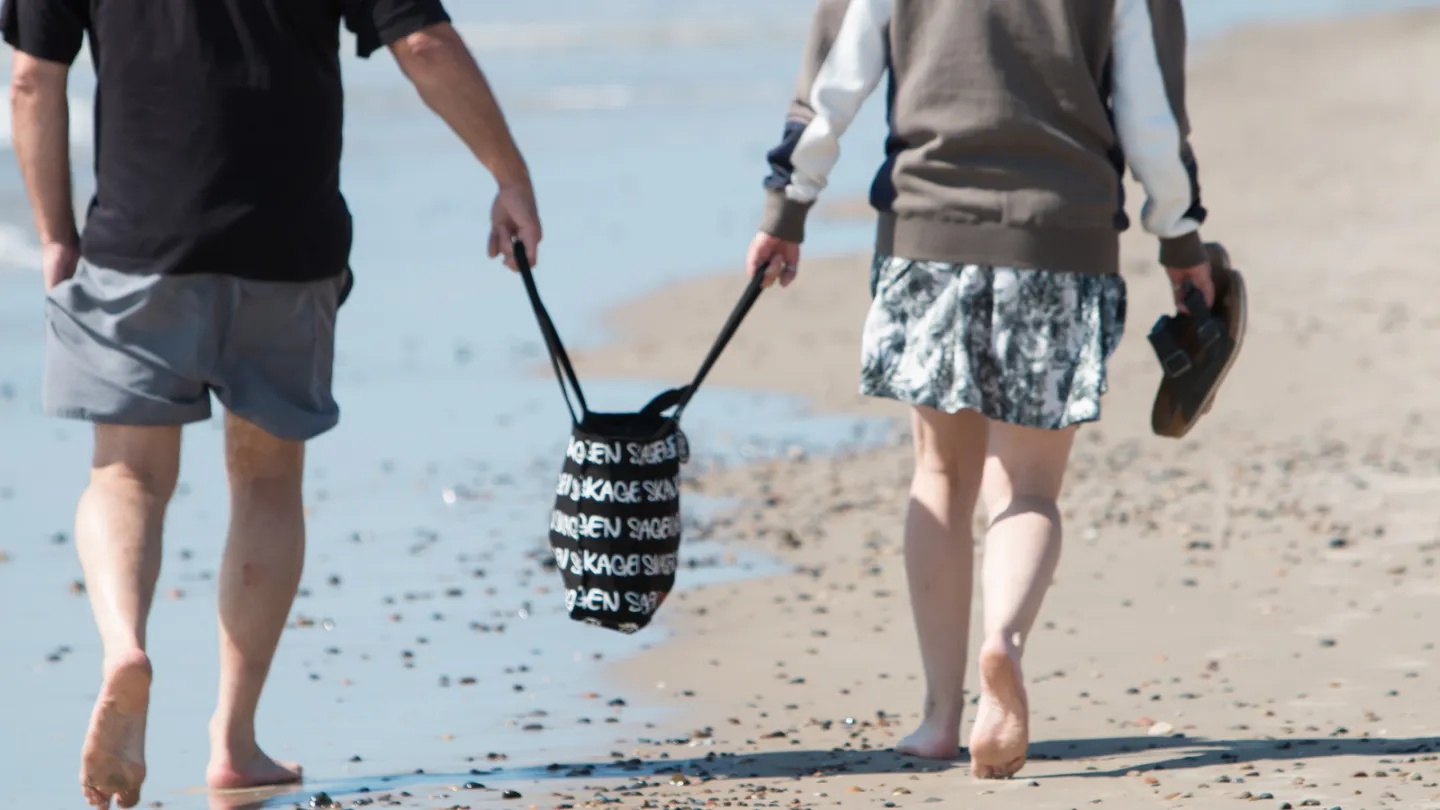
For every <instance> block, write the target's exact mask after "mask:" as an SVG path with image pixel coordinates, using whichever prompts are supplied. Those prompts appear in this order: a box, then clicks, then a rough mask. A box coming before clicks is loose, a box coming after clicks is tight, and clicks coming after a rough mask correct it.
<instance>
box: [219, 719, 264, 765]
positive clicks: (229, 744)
mask: <svg viewBox="0 0 1440 810" xmlns="http://www.w3.org/2000/svg"><path fill="white" fill-rule="evenodd" d="M259 755H260V745H259V744H258V743H256V742H255V732H254V730H253V729H247V728H242V727H237V725H236V724H235V723H233V722H230V721H227V720H226V719H224V718H222V717H220V716H218V715H217V716H215V717H213V718H211V720H210V761H211V763H219V764H226V765H239V764H243V763H246V762H249V761H250V760H252V759H254V758H255V757H257V756H259Z"/></svg>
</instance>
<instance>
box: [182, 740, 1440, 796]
mask: <svg viewBox="0 0 1440 810" xmlns="http://www.w3.org/2000/svg"><path fill="white" fill-rule="evenodd" d="M1436 751H1440V738H1434V737H1423V738H1408V739H1389V738H1374V737H1359V738H1355V737H1339V736H1334V737H1322V738H1300V739H1287V740H1267V739H1260V740H1210V739H1205V738H1203V737H1186V736H1181V735H1176V736H1170V737H1101V738H1093V739H1075V740H1047V741H1043V742H1037V743H1034V744H1032V745H1031V746H1030V759H1031V760H1032V761H1034V762H1085V763H1087V767H1086V769H1085V770H1081V771H1074V772H1070V773H1049V774H1043V775H1034V776H1030V777H1029V778H1032V779H1036V780H1046V779H1072V778H1094V777H1106V778H1113V777H1117V776H1124V775H1125V774H1127V773H1130V772H1132V771H1158V770H1171V771H1173V770H1184V769H1188V768H1204V767H1209V766H1213V765H1224V764H1227V763H1234V762H1247V763H1249V762H1255V763H1258V762H1264V761H1289V760H1307V761H1313V760H1317V759H1322V758H1326V757H1350V756H1361V757H1376V758H1380V757H1413V756H1422V755H1425V754H1431V753H1434V752H1436ZM1115 757H1124V758H1125V759H1126V763H1125V764H1124V765H1123V766H1121V767H1115V768H1108V769H1107V768H1106V767H1105V766H1106V764H1107V763H1106V760H1109V759H1111V758H1115ZM967 759H968V757H965V756H962V757H961V758H960V759H959V760H957V761H955V762H937V761H929V760H918V759H913V758H910V757H904V756H901V755H899V754H896V753H895V752H894V751H892V750H888V749H886V750H872V751H858V750H852V749H835V750H830V751H816V750H796V751H772V752H766V753H758V754H721V753H714V754H710V755H708V756H705V757H696V758H691V759H665V758H655V759H630V760H619V761H614V762H608V763H604V764H598V763H574V764H560V763H557V764H553V765H546V766H534V767H525V768H514V769H503V768H497V769H491V770H485V771H478V770H477V771H471V772H466V773H410V774H394V775H389V776H372V777H365V778H346V779H343V780H322V781H317V782H310V783H308V784H306V785H305V786H303V788H302V787H294V786H292V787H290V788H288V789H284V790H276V791H270V792H268V793H260V792H253V791H252V792H246V793H235V794H230V795H227V796H222V795H218V794H212V795H211V797H210V810H261V808H275V807H282V806H286V805H294V804H297V803H298V804H302V805H304V804H306V803H307V802H308V801H309V800H310V798H311V797H312V796H314V795H315V794H317V793H320V792H322V791H323V792H326V793H328V794H329V795H330V796H332V797H334V798H335V799H336V800H343V801H344V803H345V804H346V805H347V806H349V805H350V804H352V803H353V801H354V799H356V798H360V797H363V796H369V797H377V798H378V797H380V796H384V795H386V794H393V795H394V796H396V797H399V796H400V794H401V792H402V791H406V790H407V789H410V790H413V791H414V792H416V794H417V795H426V794H428V793H431V792H434V790H435V789H436V788H435V787H434V786H437V785H445V786H447V789H450V788H458V789H459V790H460V791H462V792H467V793H468V791H467V789H466V788H465V787H464V785H466V784H467V783H472V784H483V785H484V787H483V788H480V787H476V788H471V789H470V790H475V791H477V794H476V795H477V798H480V797H484V798H492V797H493V795H494V794H498V793H499V792H500V791H503V790H506V789H509V788H511V787H520V786H523V785H527V784H528V785H533V784H534V783H535V782H544V781H547V780H554V781H557V782H576V781H580V780H586V781H589V780H596V781H600V780H603V781H606V782H610V783H612V784H613V783H614V782H615V781H616V780H620V781H622V782H623V783H624V784H622V785H620V786H619V788H618V789H629V788H644V787H654V786H656V785H657V784H663V783H664V782H665V781H666V780H668V779H669V778H670V777H671V776H673V775H675V774H685V775H686V776H688V777H692V778H698V779H707V780H721V781H723V780H732V779H766V778H774V777H783V778H790V777H803V776H830V775H840V774H852V775H855V774H919V773H940V772H943V771H947V770H952V769H955V768H958V767H959V766H960V765H962V764H963V763H964V762H965V761H966V760H967ZM422 790H423V792H422Z"/></svg>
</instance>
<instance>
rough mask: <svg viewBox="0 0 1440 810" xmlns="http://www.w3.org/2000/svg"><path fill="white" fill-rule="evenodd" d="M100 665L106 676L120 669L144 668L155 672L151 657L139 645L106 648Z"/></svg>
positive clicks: (146, 670) (149, 671)
mask: <svg viewBox="0 0 1440 810" xmlns="http://www.w3.org/2000/svg"><path fill="white" fill-rule="evenodd" d="M100 666H101V671H102V672H103V673H104V674H105V676H106V677H109V676H110V675H112V674H113V673H114V672H115V671H116V670H120V669H143V670H144V671H145V672H146V673H147V674H152V673H153V670H152V668H151V666H150V657H149V656H147V655H146V654H145V651H144V650H143V649H141V648H140V646H139V645H127V646H125V647H122V648H119V649H116V650H114V651H111V650H106V651H105V655H104V658H103V659H102V661H101V665H100Z"/></svg>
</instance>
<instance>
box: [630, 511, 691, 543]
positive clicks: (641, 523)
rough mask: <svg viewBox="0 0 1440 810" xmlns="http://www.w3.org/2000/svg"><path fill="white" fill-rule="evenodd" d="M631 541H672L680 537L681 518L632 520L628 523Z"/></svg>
mask: <svg viewBox="0 0 1440 810" xmlns="http://www.w3.org/2000/svg"><path fill="white" fill-rule="evenodd" d="M625 523H626V527H627V528H629V530H630V539H631V540H671V539H674V538H676V537H679V536H680V518H678V517H657V518H630V519H629V520H627V521H626V522H625Z"/></svg>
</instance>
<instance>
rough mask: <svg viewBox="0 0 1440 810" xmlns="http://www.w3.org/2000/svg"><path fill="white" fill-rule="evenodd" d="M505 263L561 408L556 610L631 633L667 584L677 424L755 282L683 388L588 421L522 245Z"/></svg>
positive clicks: (554, 519)
mask: <svg viewBox="0 0 1440 810" xmlns="http://www.w3.org/2000/svg"><path fill="white" fill-rule="evenodd" d="M515 258H516V264H517V265H518V266H519V268H520V276H521V278H522V279H523V280H524V282H525V291H526V293H527V294H528V295H529V296H530V303H531V304H532V305H533V306H534V308H535V317H536V320H538V321H539V323H540V332H541V334H542V335H543V336H544V338H545V345H546V348H547V349H548V351H549V353H550V362H551V364H552V365H553V366H554V368H555V376H556V377H557V378H558V379H559V381H560V390H561V393H563V394H564V396H565V404H566V405H567V406H568V407H569V409H570V417H571V423H572V425H571V434H570V441H569V445H568V449H567V451H566V453H565V463H564V467H563V469H562V471H561V473H560V479H559V482H558V484H557V486H556V488H555V506H554V509H553V510H552V511H551V514H550V547H551V550H552V551H553V552H554V554H555V564H556V566H557V568H558V569H559V571H560V575H561V577H562V578H563V579H564V582H565V607H566V609H567V610H568V611H569V614H570V618H572V619H574V620H576V621H581V622H585V623H587V624H593V625H597V626H599V627H605V628H609V629H611V630H618V631H620V632H622V633H634V632H636V631H638V630H640V629H641V628H643V627H645V626H646V625H647V624H649V623H650V620H651V618H653V617H654V615H655V611H656V610H658V609H659V608H660V605H661V604H663V603H664V602H665V597H666V596H668V595H669V593H670V591H671V589H672V588H674V586H675V571H676V569H677V567H678V566H679V552H680V533H681V513H680V467H681V465H683V464H684V463H685V461H686V460H687V459H688V458H689V454H690V449H689V445H688V444H687V443H686V440H685V434H684V433H683V432H682V431H681V430H680V416H681V414H682V413H683V412H684V411H685V407H686V406H687V405H688V404H689V403H690V399H691V397H693V396H694V395H695V392H696V390H697V389H699V387H700V384H701V383H702V382H703V381H704V380H705V377H706V375H708V374H709V373H710V369H711V368H712V367H713V366H714V365H715V362H716V361H717V360H718V359H719V358H720V354H721V352H722V351H724V349H725V346H726V344H728V343H729V342H730V339H731V338H732V337H734V335H735V332H736V331H738V330H739V328H740V323H741V322H742V321H743V320H744V318H745V316H746V315H747V314H748V313H749V311H750V308H751V307H752V306H754V304H755V301H756V300H757V299H758V298H759V297H760V293H761V283H760V282H761V276H760V275H759V274H757V275H755V276H754V277H753V278H752V279H751V281H750V284H749V286H747V287H746V289H745V293H744V295H743V296H742V297H741V299H740V301H739V303H738V304H736V306H735V309H734V311H732V312H731V313H730V317H729V319H728V320H727V321H726V323H725V326H724V327H723V328H722V329H721V331H720V335H719V337H718V338H716V340H715V344H714V345H713V346H712V347H711V349H710V353H709V355H708V356H707V357H706V358H705V361H704V363H702V364H701V366H700V371H699V372H698V373H697V374H696V375H695V379H694V380H692V381H691V383H690V384H689V385H687V386H684V387H681V388H675V389H672V390H669V391H666V392H665V393H663V394H661V395H659V396H658V397H656V398H655V399H654V400H652V401H651V402H650V404H648V405H646V406H645V407H644V408H642V409H641V410H640V411H638V412H635V413H593V412H591V410H590V408H589V406H588V405H587V404H586V402H585V394H584V392H583V391H582V390H581V388H580V380H579V377H578V376H577V375H576V374H575V369H574V367H573V366H572V365H571V363H570V357H569V355H568V354H567V353H566V351H565V347H564V345H563V344H562V343H561V342H560V335H559V333H557V332H556V330H555V324H554V323H553V322H552V321H551V320H550V314H549V313H548V312H547V311H546V309H545V305H544V304H543V303H541V301H540V293H539V290H538V289H537V288H536V286H535V277H534V275H533V274H532V273H531V272H530V264H529V262H528V260H527V259H526V256H525V250H524V247H523V246H520V245H518V244H517V245H516V249H515ZM572 394H573V397H572Z"/></svg>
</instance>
